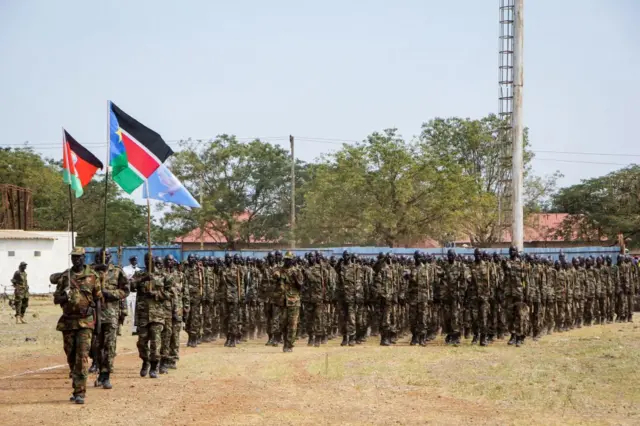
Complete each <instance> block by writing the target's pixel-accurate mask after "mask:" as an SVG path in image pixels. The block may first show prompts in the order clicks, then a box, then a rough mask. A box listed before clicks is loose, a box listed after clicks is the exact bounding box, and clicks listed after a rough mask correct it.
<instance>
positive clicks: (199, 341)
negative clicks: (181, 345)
mask: <svg viewBox="0 0 640 426" xmlns="http://www.w3.org/2000/svg"><path fill="white" fill-rule="evenodd" d="M195 341H196V342H195V343H196V346H198V345H199V344H200V343H202V340H201V339H200V336H198V337H196V338H195ZM194 347H195V346H194Z"/></svg>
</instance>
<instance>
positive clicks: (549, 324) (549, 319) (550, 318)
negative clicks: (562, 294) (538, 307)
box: [543, 265, 558, 334]
mask: <svg viewBox="0 0 640 426" xmlns="http://www.w3.org/2000/svg"><path fill="white" fill-rule="evenodd" d="M545 271H546V277H547V280H546V286H545V288H544V291H543V295H544V298H545V301H544V305H545V311H544V312H545V321H544V322H545V326H546V328H547V329H546V331H547V334H551V333H552V332H553V331H554V330H557V327H556V316H557V312H558V307H557V306H556V287H557V284H556V281H557V280H558V271H556V270H555V268H553V267H552V266H550V265H546V266H545Z"/></svg>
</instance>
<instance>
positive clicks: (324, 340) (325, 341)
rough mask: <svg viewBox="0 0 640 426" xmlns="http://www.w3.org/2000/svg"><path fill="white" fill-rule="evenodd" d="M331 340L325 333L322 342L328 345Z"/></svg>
mask: <svg viewBox="0 0 640 426" xmlns="http://www.w3.org/2000/svg"><path fill="white" fill-rule="evenodd" d="M328 342H329V339H327V335H326V334H325V335H324V336H322V342H321V343H322V344H323V345H326V344H327V343H328Z"/></svg>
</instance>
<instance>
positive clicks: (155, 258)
mask: <svg viewBox="0 0 640 426" xmlns="http://www.w3.org/2000/svg"><path fill="white" fill-rule="evenodd" d="M153 262H154V263H162V257H160V256H156V257H154V258H153Z"/></svg>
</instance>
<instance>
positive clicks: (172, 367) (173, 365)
mask: <svg viewBox="0 0 640 426" xmlns="http://www.w3.org/2000/svg"><path fill="white" fill-rule="evenodd" d="M167 368H168V369H169V370H177V369H178V366H177V365H176V362H175V361H173V360H171V361H169V362H167Z"/></svg>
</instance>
